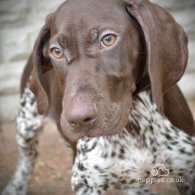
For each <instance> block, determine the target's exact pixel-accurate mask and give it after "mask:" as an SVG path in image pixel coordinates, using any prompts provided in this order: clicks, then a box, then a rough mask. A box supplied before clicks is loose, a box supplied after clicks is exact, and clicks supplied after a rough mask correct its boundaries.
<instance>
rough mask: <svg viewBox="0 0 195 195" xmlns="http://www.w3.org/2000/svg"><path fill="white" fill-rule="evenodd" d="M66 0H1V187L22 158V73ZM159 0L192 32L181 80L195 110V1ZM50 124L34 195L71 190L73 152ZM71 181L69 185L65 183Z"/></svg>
mask: <svg viewBox="0 0 195 195" xmlns="http://www.w3.org/2000/svg"><path fill="white" fill-rule="evenodd" d="M63 1H64V0H55V1H54V0H41V1H40V0H0V191H1V189H2V187H3V186H4V185H5V183H6V182H7V181H8V179H9V176H10V174H11V173H12V172H13V170H14V168H15V164H16V161H17V147H16V143H15V124H14V120H15V116H16V114H17V107H18V103H19V83H20V77H21V74H22V71H23V68H24V66H25V63H26V61H27V58H28V56H29V54H30V52H31V50H32V48H33V45H34V41H35V39H36V36H37V34H38V32H39V30H40V28H41V26H42V25H43V24H44V20H45V16H46V15H47V14H48V13H50V12H52V11H54V10H55V9H56V8H57V7H58V6H59V5H60V4H61V3H62V2H63ZM153 2H155V3H157V4H159V5H161V6H162V7H164V8H165V9H167V10H168V11H169V12H171V14H172V15H173V16H174V18H175V19H176V21H177V22H178V23H179V24H180V25H181V26H183V28H184V29H185V31H186V32H187V34H188V37H189V63H188V67H187V70H186V72H185V75H184V76H183V78H182V79H181V81H180V82H179V85H180V87H181V89H182V91H183V92H184V95H185V96H186V98H187V99H188V101H189V104H190V106H191V109H192V111H193V113H195V106H194V105H195V103H194V101H195V0H153ZM76 6H79V5H76ZM48 127H49V128H48ZM45 129H47V130H45V131H44V133H43V134H42V135H41V136H42V139H43V140H47V142H44V141H41V143H40V150H41V155H40V158H39V161H38V164H37V166H36V169H35V172H34V176H33V179H32V182H31V184H30V189H29V192H28V194H30V195H31V194H39V195H44V194H47V195H48V194H56V190H58V193H57V194H59V195H61V194H67V195H68V194H71V192H70V180H69V177H70V175H71V171H70V167H71V155H70V154H69V153H67V150H66V148H65V147H64V142H63V140H62V139H61V138H60V136H59V135H58V134H57V132H56V128H55V126H53V124H49V125H47V126H46V127H45ZM48 129H49V130H48ZM59 157H60V159H59ZM56 165H57V166H56ZM65 173H66V176H67V177H65ZM54 181H55V182H54ZM65 185H67V186H68V187H67V188H64V186H65ZM43 186H44V187H43ZM160 188H163V193H162V194H167V193H168V194H177V192H176V191H175V189H172V188H170V191H169V192H168V191H166V192H165V190H164V187H162V186H161V187H160Z"/></svg>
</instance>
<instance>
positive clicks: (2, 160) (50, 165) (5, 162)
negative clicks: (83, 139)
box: [0, 102, 195, 195]
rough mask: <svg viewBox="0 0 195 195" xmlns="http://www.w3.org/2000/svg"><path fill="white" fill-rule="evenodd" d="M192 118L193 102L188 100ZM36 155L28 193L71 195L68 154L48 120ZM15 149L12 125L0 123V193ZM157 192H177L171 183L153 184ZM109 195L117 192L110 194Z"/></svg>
mask: <svg viewBox="0 0 195 195" xmlns="http://www.w3.org/2000/svg"><path fill="white" fill-rule="evenodd" d="M190 107H191V109H192V111H193V114H194V118H195V102H191V103H190ZM39 140H40V142H39V157H38V161H37V164H36V167H35V170H34V173H33V176H32V179H31V181H30V186H29V189H28V193H27V194H28V195H73V193H72V192H71V185H70V177H71V163H72V154H71V151H70V150H69V149H67V148H66V146H65V144H64V141H63V139H62V138H61V137H60V135H59V134H58V132H57V130H56V128H55V126H54V125H53V124H52V123H49V124H47V125H46V126H45V128H44V130H43V132H42V134H41V135H40V139H39ZM17 155H18V149H17V145H16V141H15V124H14V123H10V124H8V123H6V124H1V126H0V192H1V191H2V189H3V187H4V186H5V185H6V183H7V182H8V180H9V178H10V176H11V174H12V173H13V172H14V169H15V166H16V162H17ZM153 188H155V189H156V190H157V191H159V192H160V194H161V195H177V194H178V193H177V190H176V188H175V186H174V184H169V185H168V184H160V185H158V186H153ZM110 194H112V195H114V194H117V195H119V194H120V193H119V192H115V193H112V192H111V193H110Z"/></svg>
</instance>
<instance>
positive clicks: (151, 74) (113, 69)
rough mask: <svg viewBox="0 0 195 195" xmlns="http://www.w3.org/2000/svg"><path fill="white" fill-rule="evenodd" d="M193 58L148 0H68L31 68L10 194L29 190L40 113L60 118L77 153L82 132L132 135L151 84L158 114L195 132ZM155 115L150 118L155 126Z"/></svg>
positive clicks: (45, 31) (42, 36) (39, 43)
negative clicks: (187, 85) (184, 81)
mask: <svg viewBox="0 0 195 195" xmlns="http://www.w3.org/2000/svg"><path fill="white" fill-rule="evenodd" d="M187 59H188V51H187V37H186V34H185V33H184V31H183V29H182V28H181V27H180V26H179V25H178V24H177V23H176V22H175V20H174V19H173V18H172V17H171V16H170V14H169V13H167V12H166V11H165V10H163V9H162V8H160V7H159V6H158V5H156V4H153V3H151V2H149V1H148V0H106V1H105V0H82V1H80V0H67V1H66V2H65V3H63V4H62V5H61V6H60V7H59V8H58V9H57V10H56V11H55V12H54V13H52V14H50V15H49V16H48V17H47V19H46V23H45V25H44V26H43V28H42V29H41V31H40V33H39V35H38V38H37V40H36V43H35V46H34V49H33V52H32V54H31V56H30V58H29V61H28V63H27V66H26V67H25V70H24V74H23V77H22V85H21V92H22V97H21V102H20V106H19V112H18V116H17V142H18V145H19V148H20V150H19V151H20V158H19V161H18V164H17V168H16V171H15V174H14V175H13V177H12V179H11V180H10V183H9V184H8V185H7V187H6V188H5V190H4V192H3V195H5V194H6V195H8V194H10V195H13V193H14V194H25V193H26V189H27V185H28V181H29V179H30V176H31V173H32V170H33V167H34V165H35V161H36V156H37V150H36V146H37V141H38V140H37V139H38V135H39V129H40V127H41V125H42V122H43V121H42V118H43V117H42V116H41V115H40V114H43V116H48V115H49V116H50V117H51V118H53V119H54V121H55V122H56V124H57V126H58V129H59V131H60V132H61V134H62V136H63V137H64V138H65V139H66V140H67V141H68V142H69V143H70V144H71V146H72V148H73V150H74V152H75V154H76V142H77V140H78V139H79V138H81V137H84V136H101V135H102V136H103V135H114V134H117V133H119V132H121V131H122V130H123V129H124V128H126V129H127V131H129V134H131V133H132V132H131V129H132V128H131V127H132V125H133V124H129V121H128V116H131V115H130V114H131V109H132V102H133V99H134V96H135V95H137V94H138V93H139V92H141V91H144V90H146V89H147V90H150V91H151V93H152V101H153V102H154V103H156V105H157V108H158V111H160V112H162V113H164V114H165V115H166V116H167V117H168V118H169V120H170V121H171V122H172V123H173V124H174V125H175V126H177V127H179V128H180V129H183V130H184V131H186V132H187V133H188V134H190V135H192V134H194V133H195V127H194V122H193V118H192V115H191V112H190V110H189V107H188V105H187V103H186V100H185V99H184V97H183V95H182V93H181V92H180V90H179V88H178V87H177V85H176V83H177V81H178V80H179V79H180V78H181V76H182V74H183V73H184V70H185V68H186V65H187ZM29 78H30V79H29ZM29 81H30V89H31V91H32V92H33V93H32V92H31V91H30V90H29V88H28V83H29ZM25 86H26V88H25ZM34 95H35V96H36V97H35V96H34ZM37 108H38V112H39V113H37ZM154 113H156V114H157V112H154ZM139 114H140V115H141V111H140V112H139V113H138V115H136V117H137V118H138V119H139V117H140V115H139ZM142 117H143V116H142ZM144 117H145V116H144ZM149 117H150V115H149V116H148V118H146V119H147V120H146V121H149V124H155V122H154V121H153V120H150V118H149ZM140 119H141V118H140ZM142 119H143V118H142ZM144 119H145V118H144ZM139 122H140V125H143V122H141V120H140V121H139ZM139 122H138V123H139ZM161 122H163V121H161ZM147 127H148V129H149V130H150V125H147ZM136 130H138V133H140V130H141V129H139V128H138V129H136ZM165 130H167V129H165ZM157 132H158V131H157ZM149 133H150V131H149ZM159 133H160V131H159ZM167 133H170V132H167ZM165 135H166V134H165V133H163V136H165ZM178 135H179V134H177V136H178ZM144 136H145V135H143V137H144ZM152 136H154V135H153V134H152V133H151V136H149V138H150V137H151V138H152ZM163 136H162V137H163ZM170 136H173V135H170ZM170 136H169V134H168V137H170ZM154 137H155V136H154ZM157 138H158V137H157ZM158 139H160V137H159V138H158ZM182 141H183V142H184V140H183V139H182ZM179 143H180V142H179ZM181 143H182V142H181ZM187 143H188V142H187ZM151 145H152V144H151ZM170 148H172V147H170ZM155 150H156V148H155ZM155 150H154V151H155ZM177 150H178V148H176V151H177ZM154 151H153V152H154ZM181 153H183V148H182V150H181ZM188 154H189V153H188ZM186 173H187V172H186Z"/></svg>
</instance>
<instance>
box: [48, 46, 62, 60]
mask: <svg viewBox="0 0 195 195" xmlns="http://www.w3.org/2000/svg"><path fill="white" fill-rule="evenodd" d="M50 51H51V54H52V55H53V57H54V58H56V59H60V58H62V57H63V52H62V49H61V48H59V47H53V48H51V49H50Z"/></svg>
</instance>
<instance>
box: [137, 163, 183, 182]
mask: <svg viewBox="0 0 195 195" xmlns="http://www.w3.org/2000/svg"><path fill="white" fill-rule="evenodd" d="M138 182H139V183H142V184H153V183H182V182H184V178H182V177H181V176H180V177H177V178H172V177H169V169H167V168H166V167H165V165H164V164H156V165H155V166H154V167H153V168H152V170H151V171H150V177H148V178H140V179H138Z"/></svg>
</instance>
